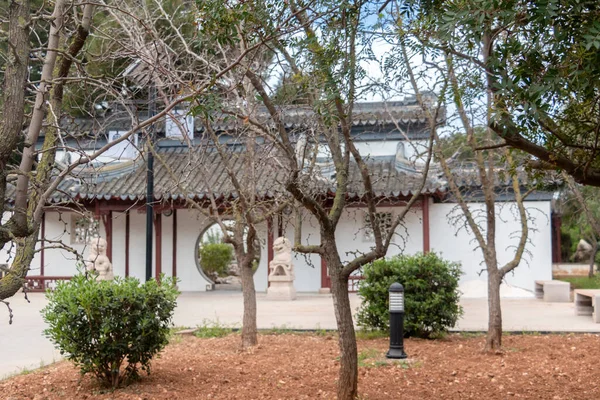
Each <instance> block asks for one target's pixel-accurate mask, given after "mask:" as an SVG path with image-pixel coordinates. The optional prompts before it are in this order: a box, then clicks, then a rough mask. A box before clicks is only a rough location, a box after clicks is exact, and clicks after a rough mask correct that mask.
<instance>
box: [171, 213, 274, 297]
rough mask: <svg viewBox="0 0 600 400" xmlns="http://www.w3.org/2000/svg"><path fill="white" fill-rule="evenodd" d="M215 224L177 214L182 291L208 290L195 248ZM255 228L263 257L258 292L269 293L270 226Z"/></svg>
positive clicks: (257, 275)
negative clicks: (268, 252) (268, 244)
mask: <svg viewBox="0 0 600 400" xmlns="http://www.w3.org/2000/svg"><path fill="white" fill-rule="evenodd" d="M212 223H213V222H212V221H211V220H210V219H208V218H206V217H204V216H203V215H202V214H200V213H199V212H197V211H194V210H178V211H177V277H178V278H179V280H180V281H179V289H180V290H181V291H205V290H206V289H207V286H208V285H210V282H209V281H208V280H206V279H205V278H204V277H203V275H202V274H201V273H200V271H199V270H198V266H197V260H196V254H197V247H196V245H197V241H198V237H199V236H200V234H201V233H202V232H203V231H204V229H206V228H207V227H209V226H210V225H211V224H212ZM256 228H257V233H258V237H259V241H260V243H261V253H260V262H259V265H258V269H257V270H256V272H255V274H254V282H255V285H256V290H257V291H263V290H265V289H266V283H267V275H268V272H267V265H268V260H267V258H268V255H267V247H266V241H267V226H266V223H263V224H259V225H258V226H257V227H256ZM163 229H164V220H163ZM164 240H165V239H163V242H164ZM163 244H164V243H163ZM163 249H164V246H163ZM163 251H164V250H163ZM163 268H164V267H163Z"/></svg>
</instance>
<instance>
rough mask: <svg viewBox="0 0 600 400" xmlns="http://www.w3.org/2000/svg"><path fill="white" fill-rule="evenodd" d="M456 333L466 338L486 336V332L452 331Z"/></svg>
mask: <svg viewBox="0 0 600 400" xmlns="http://www.w3.org/2000/svg"><path fill="white" fill-rule="evenodd" d="M452 333H453V334H455V335H458V336H460V337H462V338H465V339H474V338H480V337H483V336H485V332H452Z"/></svg>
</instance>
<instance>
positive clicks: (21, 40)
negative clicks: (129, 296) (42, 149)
mask: <svg viewBox="0 0 600 400" xmlns="http://www.w3.org/2000/svg"><path fill="white" fill-rule="evenodd" d="M30 20H31V14H30V12H29V1H11V2H10V5H9V7H8V51H6V70H5V71H4V82H3V83H4V84H3V85H2V92H3V93H2V96H3V98H2V100H1V101H0V107H1V108H2V112H0V118H1V120H0V215H3V214H4V209H5V204H6V199H5V197H6V175H7V174H8V171H9V168H8V164H9V161H10V158H11V156H12V155H13V154H14V153H15V150H17V145H18V142H19V137H20V135H21V130H22V129H23V120H24V118H25V84H26V82H27V72H28V66H29V47H30V46H29V32H30ZM9 225H10V224H9ZM2 228H8V229H0V248H1V247H3V246H4V245H5V244H6V243H8V242H9V241H10V240H11V235H10V232H9V231H10V230H13V229H12V228H13V227H10V226H8V227H7V226H2ZM21 228H26V227H21ZM25 231H26V229H20V230H18V229H17V230H13V233H17V235H16V236H18V233H23V232H25Z"/></svg>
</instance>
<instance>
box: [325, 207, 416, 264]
mask: <svg viewBox="0 0 600 400" xmlns="http://www.w3.org/2000/svg"><path fill="white" fill-rule="evenodd" d="M402 210H403V208H401V207H378V208H377V212H391V213H392V217H393V218H395V217H396V216H398V215H399V214H400V213H401V212H402ZM365 215H366V210H365V209H364V208H358V207H356V208H347V209H346V210H345V211H344V215H343V217H342V219H341V220H340V222H339V225H338V227H337V230H336V241H337V245H338V250H339V252H340V256H341V259H342V262H349V261H351V260H352V259H354V258H356V257H357V256H358V255H360V253H366V252H368V251H370V249H371V248H372V247H373V246H375V241H374V240H365V238H364V233H365V231H364V228H365V224H364V221H365ZM421 216H422V210H421V208H418V209H417V208H414V209H412V210H410V211H409V212H408V214H407V215H406V217H405V219H404V223H403V224H401V225H400V226H399V227H398V228H397V229H396V232H395V234H394V237H393V239H392V242H391V244H390V247H389V249H388V253H387V256H388V257H391V256H393V255H396V254H414V253H417V252H419V251H423V225H422V218H421ZM356 252H359V254H357V253H356Z"/></svg>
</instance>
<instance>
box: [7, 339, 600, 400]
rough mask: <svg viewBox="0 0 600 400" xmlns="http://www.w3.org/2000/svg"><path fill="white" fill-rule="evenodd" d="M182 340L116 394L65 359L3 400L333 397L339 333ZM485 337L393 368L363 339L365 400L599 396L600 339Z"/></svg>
mask: <svg viewBox="0 0 600 400" xmlns="http://www.w3.org/2000/svg"><path fill="white" fill-rule="evenodd" d="M239 342H240V337H239V336H238V335H236V334H231V335H229V336H227V337H224V338H210V339H199V338H196V337H193V336H186V337H183V338H182V339H181V340H177V341H175V342H174V343H172V344H170V345H169V346H168V347H167V349H165V351H164V352H163V353H162V356H161V357H160V358H159V359H157V360H155V361H154V363H153V368H152V374H151V375H150V376H147V377H146V376H144V378H143V379H142V380H141V381H140V382H138V383H134V384H132V385H131V386H129V387H127V388H124V389H120V390H118V391H116V392H112V393H111V392H106V391H102V390H101V389H100V388H99V387H98V386H97V384H96V383H95V381H94V380H93V379H92V378H90V377H85V378H83V379H81V380H80V377H79V374H78V371H77V370H76V369H75V368H74V367H73V366H72V365H71V364H69V363H67V362H60V363H57V364H53V365H51V366H48V367H46V368H44V369H41V370H37V371H34V372H32V373H29V374H27V375H20V376H16V377H13V378H10V379H8V380H5V381H0V398H2V399H5V400H9V399H10V400H17V399H19V400H20V399H34V400H42V399H48V400H49V399H90V400H91V399H136V400H137V399H144V400H150V399H169V400H174V399H334V398H335V382H336V377H337V372H338V363H339V362H338V353H337V339H336V337H335V336H333V335H307V334H279V335H274V334H271V335H261V336H260V345H259V346H258V347H257V348H255V349H253V350H252V351H249V352H241V351H240V350H239ZM483 342H484V337H483V336H477V337H465V336H464V335H451V336H449V337H448V338H447V339H444V340H436V341H426V340H417V339H409V340H407V341H406V342H405V348H406V352H407V353H408V355H409V356H410V358H411V359H412V362H411V363H410V364H407V363H403V364H398V363H392V364H388V363H386V362H385V361H383V360H384V358H383V357H382V355H383V354H384V353H385V351H386V350H387V348H388V341H387V340H385V339H376V340H360V341H359V360H360V369H359V376H360V378H359V392H360V398H361V399H369V400H375V399H400V398H401V399H470V398H473V399H510V398H523V399H545V400H546V399H551V400H558V399H600V368H598V360H600V336H599V335H542V336H537V335H536V336H534V335H519V336H505V338H504V346H505V347H504V348H505V351H504V352H503V353H502V354H494V355H490V354H482V353H481V349H482V348H483Z"/></svg>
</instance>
